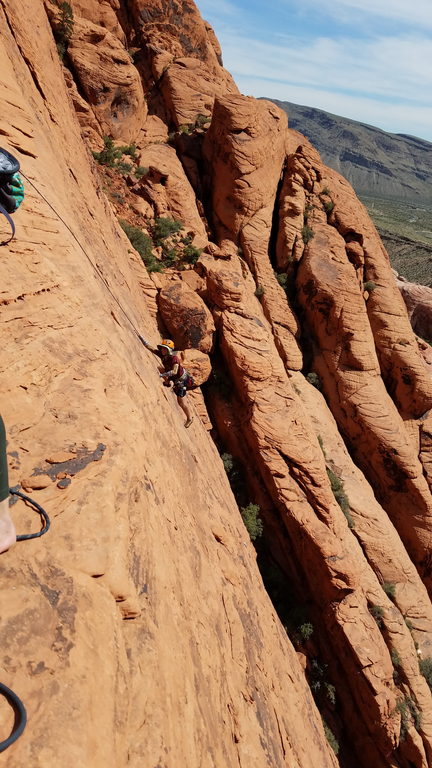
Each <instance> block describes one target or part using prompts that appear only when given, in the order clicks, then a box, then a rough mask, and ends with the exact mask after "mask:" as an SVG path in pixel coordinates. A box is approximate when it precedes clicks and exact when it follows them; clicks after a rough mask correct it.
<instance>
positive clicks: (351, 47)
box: [220, 30, 432, 138]
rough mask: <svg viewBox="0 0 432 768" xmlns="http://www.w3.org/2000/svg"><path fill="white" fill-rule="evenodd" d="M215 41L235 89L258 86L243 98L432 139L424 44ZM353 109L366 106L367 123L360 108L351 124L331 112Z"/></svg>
mask: <svg viewBox="0 0 432 768" xmlns="http://www.w3.org/2000/svg"><path fill="white" fill-rule="evenodd" d="M220 40H221V43H222V50H223V57H224V65H225V66H226V68H227V69H228V70H229V71H230V72H231V73H232V74H233V76H234V78H235V80H236V82H237V84H238V85H239V87H242V88H243V86H241V85H240V83H241V82H245V81H246V82H251V81H253V82H254V84H255V87H257V86H258V83H259V90H255V91H254V92H253V91H250V92H251V93H253V94H254V95H257V96H258V95H259V96H261V95H262V96H265V95H272V96H273V97H274V98H280V99H282V100H284V99H286V100H288V101H297V103H302V104H306V105H308V106H314V107H319V108H321V109H325V110H327V111H333V112H336V114H341V115H344V116H346V117H352V118H353V119H357V120H362V121H363V122H371V123H372V124H373V125H378V126H383V120H385V124H386V127H385V128H384V129H385V130H393V131H395V132H400V131H403V132H409V133H414V134H415V131H417V133H416V135H419V136H421V137H423V138H429V137H431V138H432V114H431V108H430V106H429V104H430V93H431V91H432V46H431V45H430V42H429V40H426V39H425V38H424V37H420V36H417V37H414V36H411V37H405V38H403V39H398V38H396V37H387V38H386V37H383V38H379V39H376V40H368V41H364V40H354V39H351V38H344V39H338V40H331V39H329V38H324V37H323V38H318V39H316V40H312V41H307V40H300V39H299V38H285V40H284V44H283V45H280V44H279V45H271V44H269V43H264V42H262V41H259V40H254V39H251V38H245V37H242V36H239V35H238V34H236V33H233V32H231V31H226V30H224V31H223V32H222V34H220ZM271 89H272V91H273V92H272V93H270V90H271ZM276 91H277V93H276ZM295 92H300V93H302V94H305V95H304V98H303V97H302V101H299V98H298V97H294V96H292V95H290V94H293V93H295ZM306 94H309V96H307V95H306ZM330 95H331V96H332V98H331V100H330V98H329V97H330ZM327 99H329V100H328V101H327ZM355 102H357V104H359V105H362V106H361V108H364V107H366V106H367V108H368V115H369V117H368V116H367V115H364V116H362V115H361V114H360V110H359V109H358V110H357V112H358V113H359V114H358V116H357V117H355V116H354V115H353V114H352V109H351V111H350V113H347V112H346V111H345V112H343V111H338V108H337V107H336V106H334V105H338V104H339V105H340V107H341V109H342V108H343V106H344V105H347V104H351V105H354V103H355ZM370 116H372V117H370ZM391 116H394V118H395V122H394V123H393V124H392V122H391V119H392V118H391ZM414 116H415V118H416V119H415V121H414V120H413V118H414ZM377 118H379V120H378V121H377ZM410 124H411V125H412V126H417V127H416V128H414V127H411V128H409V125H410ZM420 129H421V131H422V132H421V133H419V130H420Z"/></svg>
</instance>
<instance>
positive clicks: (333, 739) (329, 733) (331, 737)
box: [321, 716, 339, 755]
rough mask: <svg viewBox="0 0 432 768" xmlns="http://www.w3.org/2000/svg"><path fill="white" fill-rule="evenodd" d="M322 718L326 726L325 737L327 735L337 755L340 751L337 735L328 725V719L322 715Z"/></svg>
mask: <svg viewBox="0 0 432 768" xmlns="http://www.w3.org/2000/svg"><path fill="white" fill-rule="evenodd" d="M321 720H322V724H323V726H324V733H325V737H326V739H327V741H328V743H329V744H330V746H331V748H332V750H333V752H334V753H335V755H337V754H338V753H339V742H338V740H337V739H336V736H335V735H334V733H333V731H332V729H331V728H330V727H329V726H328V725H327V723H326V721H325V720H324V718H323V717H322V716H321Z"/></svg>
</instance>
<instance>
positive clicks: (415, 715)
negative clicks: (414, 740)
mask: <svg viewBox="0 0 432 768" xmlns="http://www.w3.org/2000/svg"><path fill="white" fill-rule="evenodd" d="M396 712H399V714H400V718H401V725H400V740H401V741H405V739H406V736H407V733H408V729H409V725H410V721H411V719H412V721H413V724H414V728H415V729H416V731H418V730H419V728H420V726H421V714H420V712H419V711H418V709H417V707H416V704H415V702H414V701H413V699H411V697H409V696H407V697H406V698H405V699H399V700H398V702H397V704H396Z"/></svg>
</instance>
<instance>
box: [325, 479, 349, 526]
mask: <svg viewBox="0 0 432 768" xmlns="http://www.w3.org/2000/svg"><path fill="white" fill-rule="evenodd" d="M327 476H328V479H329V480H330V486H331V489H332V491H333V496H334V497H335V499H336V501H337V503H338V504H339V506H340V508H341V510H342V512H343V513H344V515H345V517H346V521H347V523H348V528H351V529H353V528H354V527H355V526H354V520H353V518H352V516H351V508H350V503H349V498H348V496H347V494H346V492H345V488H344V484H343V482H342V480H341V478H340V477H338V476H337V474H336V473H335V472H333V470H332V469H330V468H329V467H327Z"/></svg>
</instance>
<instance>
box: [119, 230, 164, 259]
mask: <svg viewBox="0 0 432 768" xmlns="http://www.w3.org/2000/svg"><path fill="white" fill-rule="evenodd" d="M120 226H121V228H122V229H123V231H124V232H125V234H126V235H127V236H128V238H129V241H130V242H131V244H132V245H133V247H134V248H135V250H136V251H138V253H139V255H140V256H141V259H142V260H143V262H144V264H145V266H146V268H147V270H148V271H149V272H161V271H162V269H163V264H161V262H160V261H158V259H157V258H156V257H155V255H154V254H153V242H152V239H151V237H149V236H148V235H146V233H145V232H143V231H142V229H140V228H139V227H134V226H133V225H132V224H129V223H128V222H127V221H124V220H123V219H121V220H120Z"/></svg>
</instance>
